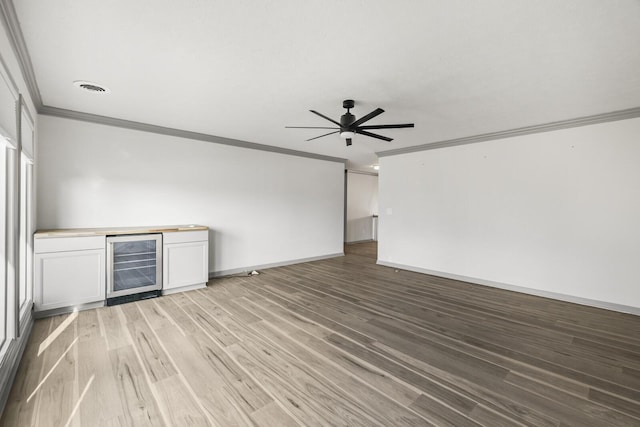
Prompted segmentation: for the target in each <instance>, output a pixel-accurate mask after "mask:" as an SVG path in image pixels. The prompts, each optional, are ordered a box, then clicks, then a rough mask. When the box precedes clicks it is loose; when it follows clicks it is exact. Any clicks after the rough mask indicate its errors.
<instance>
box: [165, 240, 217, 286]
mask: <svg viewBox="0 0 640 427" xmlns="http://www.w3.org/2000/svg"><path fill="white" fill-rule="evenodd" d="M162 240H163V247H164V251H163V254H162V258H163V262H162V281H163V283H162V292H163V293H165V294H167V293H173V292H179V291H183V290H187V289H196V288H202V287H204V286H206V284H207V281H208V280H209V236H208V232H207V231H206V230H201V231H180V232H171V233H164V234H163V238H162Z"/></svg>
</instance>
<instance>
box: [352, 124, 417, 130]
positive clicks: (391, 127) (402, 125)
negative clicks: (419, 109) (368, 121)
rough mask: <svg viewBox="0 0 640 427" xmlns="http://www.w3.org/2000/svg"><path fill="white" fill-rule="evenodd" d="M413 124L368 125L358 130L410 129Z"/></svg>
mask: <svg viewBox="0 0 640 427" xmlns="http://www.w3.org/2000/svg"><path fill="white" fill-rule="evenodd" d="M412 127H414V125H413V123H403V124H398V125H369V126H359V128H360V129H400V128H412Z"/></svg>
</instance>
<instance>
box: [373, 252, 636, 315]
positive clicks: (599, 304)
mask: <svg viewBox="0 0 640 427" xmlns="http://www.w3.org/2000/svg"><path fill="white" fill-rule="evenodd" d="M377 264H378V265H382V266H385V267H391V268H397V269H400V270H408V271H413V272H416V273H422V274H428V275H430V276H437V277H444V278H445V279H453V280H459V281H461V282H468V283H473V284H475V285H482V286H489V287H491V288H498V289H504V290H507V291H513V292H520V293H522V294H528V295H534V296H538V297H543V298H551V299H555V300H558V301H564V302H570V303H573V304H580V305H586V306H589V307H595V308H603V309H605V310H611V311H618V312H620V313H627V314H634V315H636V316H640V307H633V306H628V305H623V304H616V303H613V302H607V301H598V300H594V299H589V298H582V297H578V296H575V295H567V294H561V293H556V292H549V291H543V290H540V289H533V288H527V287H524V286H517V285H509V284H507V283H501V282H494V281H491V280H484V279H478V278H475V277H468V276H460V275H458V274H451V273H445V272H442V271H435V270H429V269H426V268H420V267H413V266H410V265H404V264H396V263H393V262H387V261H381V260H378V261H377Z"/></svg>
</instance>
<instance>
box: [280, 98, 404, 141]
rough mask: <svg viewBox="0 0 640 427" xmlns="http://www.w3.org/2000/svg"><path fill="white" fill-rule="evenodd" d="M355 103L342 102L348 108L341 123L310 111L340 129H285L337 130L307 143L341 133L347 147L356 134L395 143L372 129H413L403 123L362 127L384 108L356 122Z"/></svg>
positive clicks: (309, 127) (350, 101)
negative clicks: (352, 110)
mask: <svg viewBox="0 0 640 427" xmlns="http://www.w3.org/2000/svg"><path fill="white" fill-rule="evenodd" d="M354 105H355V102H354V101H353V99H345V100H344V101H343V102H342V108H346V109H347V112H346V113H345V114H343V115H342V116H341V117H340V122H337V121H335V120H333V119H330V118H329V117H327V116H325V115H323V114H320V113H318V112H317V111H314V110H309V111H311V112H312V113H313V114H317V115H318V116H320V117H322V118H323V119H325V120H329V121H330V122H331V123H333V124H335V125H336V126H338V127H322V126H321V127H317V126H285V128H289V129H336V130H334V131H333V132H329V133H325V134H324V135H320V136H316V137H314V138H310V139H307V141H312V140H314V139H318V138H322V137H324V136H328V135H333V134H334V133H340V136H341V137H342V138H344V139H345V140H346V141H347V146H349V145H351V142H352V139H353V137H354V136H355V134H357V133H359V134H360V135H364V136H369V137H371V138H376V139H382V140H383V141H393V138H388V137H386V136H382V135H378V134H375V133H371V132H369V130H372V129H399V128H412V127H413V123H403V124H397V125H368V126H362V124H363V123H365V122H367V121H369V120H371V119H373V118H374V117H376V116H378V115H380V114H382V113H384V110H383V109H382V108H376V109H375V110H373V111H372V112H370V113H369V114H367V115H365V116H362V117H360V118H359V119H357V120H356V116H354V115H353V114H351V112H350V111H349V110H350V109H352V108H353V106H354Z"/></svg>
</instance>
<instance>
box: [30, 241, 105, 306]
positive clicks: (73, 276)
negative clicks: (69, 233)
mask: <svg viewBox="0 0 640 427" xmlns="http://www.w3.org/2000/svg"><path fill="white" fill-rule="evenodd" d="M104 255H105V254H104V249H91V250H81V251H70V252H51V253H40V254H38V253H37V254H35V289H34V291H35V292H34V309H35V311H43V310H50V309H54V308H61V307H71V306H74V305H79V304H86V303H90V302H97V301H102V300H104V299H105V256H104Z"/></svg>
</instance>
